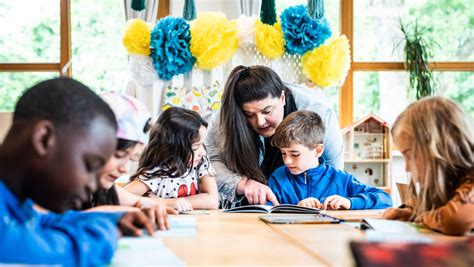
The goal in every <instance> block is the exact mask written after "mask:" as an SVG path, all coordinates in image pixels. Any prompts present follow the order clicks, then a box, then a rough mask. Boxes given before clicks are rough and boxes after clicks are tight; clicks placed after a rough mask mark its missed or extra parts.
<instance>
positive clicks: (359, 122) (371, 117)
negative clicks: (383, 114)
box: [341, 113, 390, 135]
mask: <svg viewBox="0 0 474 267" xmlns="http://www.w3.org/2000/svg"><path fill="white" fill-rule="evenodd" d="M368 120H375V121H377V122H379V123H380V124H381V125H382V126H383V127H385V128H390V125H389V124H388V123H387V122H386V121H384V120H383V119H382V118H380V117H379V116H377V115H375V114H372V113H371V114H369V115H367V116H365V117H363V118H361V119H359V120H358V121H356V122H354V123H352V124H351V125H349V126H347V127H345V128H344V129H342V130H341V133H342V134H343V135H344V134H346V133H348V132H349V131H350V130H352V129H354V128H355V127H357V126H359V125H361V124H362V123H364V122H366V121H368Z"/></svg>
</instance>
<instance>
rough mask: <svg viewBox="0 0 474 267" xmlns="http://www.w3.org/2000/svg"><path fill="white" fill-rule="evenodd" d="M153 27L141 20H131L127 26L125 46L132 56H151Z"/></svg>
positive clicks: (124, 39) (124, 37)
mask: <svg viewBox="0 0 474 267" xmlns="http://www.w3.org/2000/svg"><path fill="white" fill-rule="evenodd" d="M150 32H151V26H150V25H149V24H147V23H146V22H144V21H143V20H141V19H131V20H129V21H127V25H126V26H125V34H124V36H123V40H122V41H123V45H124V46H125V49H127V52H128V53H129V54H131V55H144V56H148V55H150Z"/></svg>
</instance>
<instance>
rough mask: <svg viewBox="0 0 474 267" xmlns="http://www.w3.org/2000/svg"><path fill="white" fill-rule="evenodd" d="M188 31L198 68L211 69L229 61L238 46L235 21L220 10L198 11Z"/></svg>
mask: <svg viewBox="0 0 474 267" xmlns="http://www.w3.org/2000/svg"><path fill="white" fill-rule="evenodd" d="M190 31H191V46H190V50H191V53H192V54H193V56H194V57H195V58H196V65H197V66H198V68H200V69H204V70H211V69H213V68H215V67H217V66H218V65H220V64H222V63H225V62H227V61H229V60H230V59H231V58H232V56H233V55H234V53H235V52H236V51H237V48H238V46H239V41H238V33H237V23H236V22H235V21H228V20H227V18H226V16H225V15H224V14H223V13H221V12H201V13H199V14H198V16H197V18H196V19H195V20H193V21H191V29H190Z"/></svg>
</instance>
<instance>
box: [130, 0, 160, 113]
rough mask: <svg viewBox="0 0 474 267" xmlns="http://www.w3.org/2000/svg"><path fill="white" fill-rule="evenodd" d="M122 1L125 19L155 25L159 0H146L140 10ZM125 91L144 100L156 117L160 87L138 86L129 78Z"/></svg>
mask: <svg viewBox="0 0 474 267" xmlns="http://www.w3.org/2000/svg"><path fill="white" fill-rule="evenodd" d="M123 2H124V8H125V19H126V20H127V21H128V20H129V19H135V18H139V19H142V20H144V21H146V22H148V23H150V24H152V25H155V23H156V17H157V14H158V4H159V2H160V1H159V0H146V1H145V9H144V10H142V11H135V10H133V9H132V8H131V5H132V0H124V1H123ZM125 92H126V93H127V94H129V95H131V96H134V97H136V98H137V99H139V100H141V101H142V102H144V103H145V104H146V105H147V107H148V109H149V110H150V111H151V113H152V116H153V118H156V116H157V114H158V111H159V108H160V107H159V103H160V102H161V88H159V87H158V86H153V84H151V85H146V86H140V85H138V84H136V83H134V82H133V81H131V80H130V81H129V82H128V85H127V89H126V91H125Z"/></svg>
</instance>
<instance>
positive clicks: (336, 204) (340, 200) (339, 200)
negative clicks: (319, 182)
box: [321, 195, 351, 210]
mask: <svg viewBox="0 0 474 267" xmlns="http://www.w3.org/2000/svg"><path fill="white" fill-rule="evenodd" d="M321 208H322V209H324V210H326V209H330V210H340V209H345V210H348V209H350V208H351V201H350V200H349V199H348V198H345V197H342V196H340V195H332V196H329V197H327V198H326V199H325V200H324V203H323V205H322V206H321Z"/></svg>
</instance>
